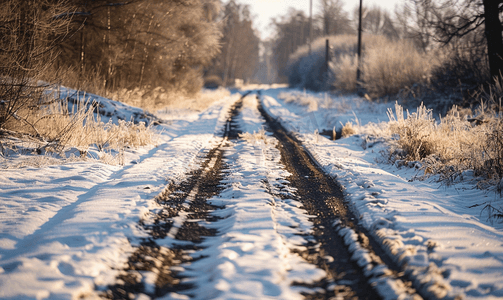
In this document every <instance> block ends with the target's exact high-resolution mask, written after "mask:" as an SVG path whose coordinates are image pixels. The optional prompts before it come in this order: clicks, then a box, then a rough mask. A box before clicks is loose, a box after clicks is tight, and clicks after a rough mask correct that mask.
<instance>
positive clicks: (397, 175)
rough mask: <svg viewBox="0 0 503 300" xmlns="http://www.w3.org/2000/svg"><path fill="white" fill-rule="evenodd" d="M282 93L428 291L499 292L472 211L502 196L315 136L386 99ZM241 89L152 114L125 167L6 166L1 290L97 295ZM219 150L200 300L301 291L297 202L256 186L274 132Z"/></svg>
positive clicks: (488, 232) (269, 176)
mask: <svg viewBox="0 0 503 300" xmlns="http://www.w3.org/2000/svg"><path fill="white" fill-rule="evenodd" d="M289 91H290V90H287V89H282V88H275V89H269V90H264V91H263V92H262V99H263V105H264V108H265V109H266V111H268V112H269V113H270V114H271V115H273V116H275V117H277V118H279V120H281V122H282V123H283V124H284V126H285V127H287V129H289V130H291V131H293V132H296V134H297V135H298V137H299V139H301V140H303V142H304V145H305V147H306V149H307V150H308V151H310V152H311V154H312V156H313V157H314V158H315V159H316V160H317V162H318V163H319V165H320V166H321V167H322V168H324V169H325V170H326V172H327V173H329V174H330V175H332V176H334V177H337V179H338V180H339V182H340V183H341V184H342V185H343V187H344V190H345V193H346V196H347V200H348V201H349V203H350V207H351V208H352V209H353V210H354V212H355V213H356V215H357V216H359V217H360V220H359V221H360V223H361V224H362V226H364V227H365V228H367V229H368V231H369V232H371V233H372V234H373V235H374V237H375V238H376V239H377V240H378V241H380V242H381V244H382V245H383V248H385V249H386V251H387V252H388V253H389V254H390V255H391V256H392V257H394V259H395V261H396V262H397V263H399V264H401V265H403V266H404V267H405V268H406V270H407V272H410V274H411V278H414V279H415V280H417V281H418V282H419V284H418V285H419V286H422V287H423V288H422V293H423V294H425V295H428V294H429V295H436V296H437V297H438V298H442V296H447V298H446V299H449V298H450V299H454V298H456V297H457V296H461V298H460V299H462V298H466V299H501V298H503V231H502V230H503V226H502V225H501V224H498V223H491V220H490V219H488V218H487V217H486V216H485V215H481V214H480V207H475V208H474V207H472V208H470V207H471V206H473V205H475V204H480V203H484V202H487V201H501V200H500V198H499V196H497V195H495V194H493V193H491V192H484V191H481V190H478V189H476V188H475V187H474V183H473V182H471V181H470V180H469V179H470V178H467V180H466V181H465V182H464V183H458V184H455V185H452V186H448V187H446V186H444V185H441V184H440V183H438V182H437V181H436V180H435V177H431V178H430V179H428V180H425V181H419V180H414V179H415V178H416V175H418V172H420V171H418V170H416V169H415V168H408V167H400V168H399V167H397V166H394V165H388V164H385V163H379V162H378V161H382V158H381V154H380V153H379V151H380V150H382V149H384V147H385V146H386V145H385V144H384V143H382V142H380V140H378V139H372V140H367V139H366V138H365V137H364V136H361V135H356V136H352V137H349V138H344V139H340V140H337V141H331V140H329V139H327V138H325V137H323V136H320V135H317V134H315V133H314V130H315V129H329V130H331V129H332V128H333V127H334V126H338V127H340V123H343V124H344V123H346V121H348V120H352V119H354V118H355V115H356V117H358V119H359V121H360V124H365V123H368V122H376V123H377V122H379V121H386V120H387V116H386V111H387V108H388V107H390V106H391V105H392V104H372V103H369V102H367V101H366V100H364V99H360V98H351V97H349V98H343V97H339V98H334V99H333V101H330V103H331V104H330V108H326V107H323V106H322V105H319V106H298V105H295V104H285V103H284V102H283V101H281V100H278V94H279V93H280V92H289ZM238 98H239V95H233V96H231V97H230V98H226V99H222V100H221V101H219V102H217V103H215V104H214V105H213V106H211V107H210V108H209V109H207V110H205V111H203V112H191V111H177V112H176V113H175V112H170V114H169V115H163V114H158V115H157V117H159V118H160V119H164V120H169V121H167V122H166V123H164V124H162V125H159V126H157V127H156V128H157V129H156V130H157V131H158V134H157V136H156V138H157V143H156V145H152V146H149V147H144V148H140V149H136V150H134V149H131V150H128V151H126V152H125V159H124V162H125V163H124V165H123V166H112V165H107V164H104V163H102V162H100V161H99V160H92V159H90V160H86V161H83V160H77V159H76V160H65V161H64V164H59V163H57V161H56V162H54V160H44V161H47V162H46V163H45V164H44V163H40V164H37V165H34V166H26V167H21V168H13V167H12V166H14V165H16V164H2V166H3V167H4V168H2V169H0V298H1V299H74V298H78V297H87V298H89V299H91V298H95V297H97V295H98V294H97V292H96V291H95V289H96V288H98V289H100V288H101V289H102V288H104V287H106V286H107V285H108V284H113V283H114V281H115V279H116V276H117V272H118V271H117V269H118V268H119V267H120V266H121V265H123V264H124V262H125V261H126V260H127V258H128V255H129V254H130V253H131V252H132V251H133V247H132V246H131V243H133V244H134V242H135V241H136V240H138V239H139V238H141V237H144V236H145V234H146V233H145V232H144V231H143V230H141V229H140V228H139V226H138V221H139V220H140V218H142V217H143V216H145V215H146V214H147V212H148V211H149V210H156V209H158V207H157V204H156V202H155V201H153V200H154V197H155V196H156V195H158V194H159V193H161V192H162V191H163V189H164V188H165V186H166V185H167V183H168V182H175V183H176V182H180V181H182V180H183V179H184V176H185V174H187V172H188V171H190V170H195V169H197V168H198V167H199V165H198V164H199V163H200V160H198V159H197V158H198V156H199V155H200V154H201V153H203V152H204V151H206V150H208V149H211V148H213V147H214V146H215V145H217V144H218V143H220V142H221V140H222V138H221V131H222V129H223V127H224V124H225V121H226V118H227V111H228V109H229V107H230V106H231V104H232V103H233V102H234V101H236V100H237V99H238ZM247 99H248V100H247ZM253 99H254V96H253V97H251V98H245V101H244V106H243V114H242V115H241V117H240V118H239V120H240V126H241V129H242V130H243V131H245V132H249V133H253V132H259V131H260V128H261V126H262V124H263V120H262V119H261V118H260V117H259V114H258V111H257V110H256V107H255V106H256V103H254V102H253ZM114 107H115V108H114V109H115V110H118V112H117V113H118V114H121V115H128V114H127V113H126V112H123V111H121V110H127V109H128V108H127V106H118V105H114ZM353 113H354V114H353ZM364 141H365V145H366V147H362V144H363V143H364ZM364 148H365V149H364ZM225 149H226V152H225V155H224V158H225V161H226V164H227V165H228V166H229V171H228V177H227V179H226V181H225V182H223V184H226V185H227V188H226V189H225V190H224V192H222V193H221V194H220V195H219V196H218V197H214V198H212V199H211V200H210V202H212V203H214V204H215V205H225V208H224V209H222V210H218V211H216V212H215V213H216V214H220V215H222V216H226V217H227V218H225V219H222V220H219V221H216V222H214V223H213V224H211V226H214V227H217V228H220V229H222V228H223V229H225V230H222V231H221V232H223V234H221V235H218V236H216V237H209V238H207V239H206V240H205V241H204V242H203V243H204V245H205V246H206V247H207V248H206V249H204V250H202V251H200V252H203V253H199V255H206V256H207V258H206V259H201V260H198V261H196V262H195V263H193V264H192V265H190V266H182V267H183V268H184V269H185V272H186V274H188V275H191V276H192V279H190V280H192V281H193V283H195V284H196V286H197V287H196V294H197V295H199V296H198V297H199V298H198V299H207V298H213V297H217V298H220V299H266V298H269V299H271V298H273V299H296V298H301V295H300V292H301V291H302V288H300V287H292V286H291V283H292V282H294V281H300V282H312V281H316V280H318V279H319V278H320V277H323V276H324V271H322V270H320V269H318V268H316V267H315V266H313V265H310V264H308V263H306V262H305V261H303V260H302V259H300V257H298V256H297V255H294V254H292V252H291V251H290V250H291V249H292V248H295V247H298V245H301V244H302V243H303V242H304V240H303V239H304V237H300V236H299V235H298V234H297V233H299V231H302V232H308V231H309V228H310V226H311V224H310V222H309V220H308V216H307V215H305V214H303V212H302V210H301V209H299V208H298V207H299V206H300V204H299V203H297V202H296V201H293V200H292V201H291V202H277V203H275V205H272V204H273V203H274V202H275V198H274V197H273V196H271V194H270V193H268V192H267V189H266V186H264V185H265V183H266V182H269V184H270V186H269V188H271V187H272V188H274V186H280V185H281V183H282V179H283V178H284V177H286V176H287V175H286V174H285V171H284V170H283V169H282V168H281V166H280V164H279V151H277V149H276V148H275V142H274V140H273V139H272V137H269V136H267V135H263V136H260V135H255V136H253V135H250V136H248V137H247V139H242V140H237V141H234V142H232V143H230V144H229V146H227V147H226V148H225ZM27 156H29V157H28V158H29V159H35V158H34V157H33V156H31V155H27ZM6 159H13V160H22V159H26V156H23V155H19V156H15V157H13V158H9V157H7V158H6ZM17 165H18V166H19V165H21V164H17ZM8 166H10V167H11V168H7V167H8ZM292 225H294V226H292ZM293 227H296V229H295V230H292V228H293ZM334 230H335V229H334ZM167 239H169V238H167ZM165 243H166V244H169V243H170V242H169V241H168V240H166V241H165ZM142 297H144V298H143V299H147V296H145V295H142ZM186 297H187V296H186V295H184V294H180V295H176V294H172V295H167V297H166V299H170V298H171V299H174V298H186Z"/></svg>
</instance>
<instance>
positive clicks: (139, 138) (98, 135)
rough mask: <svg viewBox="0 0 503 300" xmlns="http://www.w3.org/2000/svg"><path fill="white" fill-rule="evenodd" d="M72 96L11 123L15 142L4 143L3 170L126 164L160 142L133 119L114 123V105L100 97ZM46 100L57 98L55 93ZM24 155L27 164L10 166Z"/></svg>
mask: <svg viewBox="0 0 503 300" xmlns="http://www.w3.org/2000/svg"><path fill="white" fill-rule="evenodd" d="M65 91H66V90H65ZM71 94H72V96H69V95H70V94H68V93H63V95H64V96H65V95H66V97H63V98H57V97H56V98H54V99H53V100H52V101H47V103H49V104H47V105H44V106H42V107H40V108H37V109H33V110H25V111H22V112H19V115H21V116H22V122H21V121H20V120H14V121H10V122H8V123H7V124H5V127H4V128H3V134H2V135H3V136H4V137H9V136H10V138H3V139H2V140H1V141H0V144H1V147H0V156H1V158H2V165H3V167H24V166H30V165H31V166H40V165H44V164H54V163H57V162H58V161H59V162H62V161H65V160H66V159H68V158H71V160H72V161H73V160H75V159H79V158H80V159H86V158H95V159H100V160H101V161H103V162H105V163H108V164H123V156H124V150H125V149H127V148H138V147H141V146H146V145H149V144H152V143H153V142H154V141H153V136H154V132H153V130H152V128H151V126H150V125H147V124H146V123H145V122H142V121H140V122H135V120H134V119H133V117H131V118H130V119H129V120H126V119H125V118H122V119H120V118H115V119H114V118H110V117H111V116H112V114H113V112H114V111H113V106H112V107H107V106H106V105H104V104H102V103H100V102H99V99H98V98H96V99H95V98H91V97H87V96H86V95H84V96H83V97H81V96H80V95H79V96H77V99H75V96H74V95H73V94H74V93H71ZM77 94H78V93H77ZM46 96H47V97H53V96H54V93H53V94H48V95H46ZM60 96H61V93H60ZM102 114H103V116H102ZM105 115H107V117H105ZM104 119H108V121H105V120H104ZM20 156H24V158H23V159H22V162H19V161H17V162H15V163H13V162H9V160H16V159H15V158H19V157H20ZM42 156H43V157H45V159H42V158H41V157H42ZM61 159H63V160H61Z"/></svg>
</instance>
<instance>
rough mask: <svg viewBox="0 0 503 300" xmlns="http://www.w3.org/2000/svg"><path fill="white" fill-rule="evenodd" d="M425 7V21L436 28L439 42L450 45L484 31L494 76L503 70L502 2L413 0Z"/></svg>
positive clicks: (493, 0)
mask: <svg viewBox="0 0 503 300" xmlns="http://www.w3.org/2000/svg"><path fill="white" fill-rule="evenodd" d="M410 1H412V3H414V4H416V5H418V6H421V7H423V12H422V14H423V15H422V19H423V20H424V21H425V22H426V24H428V25H429V26H431V27H433V28H434V29H435V34H434V35H431V37H432V38H434V39H435V40H436V41H438V42H440V43H443V44H449V43H451V42H452V41H456V40H459V39H462V38H463V37H466V36H469V35H470V34H472V33H476V32H478V31H480V30H481V28H483V29H484V37H485V42H486V45H487V54H488V60H489V68H490V74H491V77H492V78H496V77H498V76H500V75H501V73H502V71H503V44H502V42H503V41H502V31H503V27H502V25H501V20H500V16H501V12H502V10H503V7H502V3H503V1H502V0H444V1H432V0H410Z"/></svg>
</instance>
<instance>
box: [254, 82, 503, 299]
mask: <svg viewBox="0 0 503 300" xmlns="http://www.w3.org/2000/svg"><path fill="white" fill-rule="evenodd" d="M285 91H289V92H291V90H282V89H274V90H268V91H265V92H264V93H263V94H264V95H265V96H264V97H263V103H264V106H265V109H266V111H268V112H269V113H270V114H271V115H272V116H273V117H275V118H278V119H279V120H280V121H281V122H282V124H283V125H284V126H285V127H286V128H287V129H288V130H290V131H291V132H292V133H294V134H296V136H297V137H298V138H299V139H301V140H302V141H303V142H304V145H305V147H306V149H307V150H308V151H309V152H310V153H311V155H312V156H313V158H314V159H315V160H316V161H317V163H318V164H319V165H320V166H321V167H322V168H323V169H324V170H325V171H326V172H327V173H328V174H330V175H331V176H332V177H334V178H337V180H338V181H339V182H340V183H341V184H342V185H343V187H344V191H345V195H346V198H347V200H349V202H350V207H351V208H352V210H353V211H354V212H355V214H356V215H357V216H359V222H360V224H361V225H362V226H364V227H365V228H366V229H367V230H368V231H369V232H370V233H371V234H372V235H373V237H374V238H375V239H376V240H377V241H379V243H380V244H381V246H382V247H383V249H385V250H386V252H387V253H388V254H389V255H390V256H391V257H392V258H393V259H394V261H395V262H396V263H398V264H399V265H400V266H402V267H403V268H404V269H405V270H406V273H407V275H409V277H410V278H411V279H412V280H413V281H414V285H415V287H416V288H418V289H419V290H420V291H421V292H422V294H423V295H426V296H427V297H429V298H441V299H455V298H456V297H460V299H463V298H464V299H501V297H503V232H502V229H503V226H502V225H501V224H497V223H492V222H491V221H492V220H491V219H488V218H487V217H486V216H484V215H482V214H481V211H480V207H479V208H473V207H471V206H473V205H474V204H480V203H484V202H490V201H498V200H499V199H500V198H499V196H498V195H495V194H491V193H488V192H485V191H482V190H479V189H477V188H476V187H475V186H474V183H473V182H472V181H470V180H469V179H470V178H469V177H468V178H465V179H467V180H465V181H463V182H460V183H456V184H454V185H452V186H442V185H441V184H440V183H439V182H438V181H436V178H435V177H431V178H430V179H428V180H425V181H420V180H414V179H415V178H416V177H417V175H418V174H419V175H420V173H419V172H421V171H419V170H417V169H416V168H414V167H412V168H410V167H397V166H395V165H389V164H385V163H379V162H380V161H383V158H382V156H381V154H380V151H381V150H384V149H385V148H386V145H385V143H383V141H381V140H379V139H378V138H375V137H373V138H372V137H371V138H370V139H369V138H367V137H366V136H363V135H362V136H360V135H355V136H351V137H349V138H343V139H340V140H337V141H331V140H329V139H327V138H326V137H323V136H320V135H318V134H317V132H315V130H316V129H317V130H318V132H321V131H322V129H331V128H333V126H338V128H340V126H341V125H340V124H344V123H345V122H347V121H349V120H352V121H353V122H356V120H355V119H356V117H358V122H359V123H360V124H362V125H365V124H367V123H369V122H374V123H378V122H379V121H386V120H387V117H386V110H387V108H388V107H390V104H372V103H369V102H367V101H366V100H365V99H361V98H358V97H351V98H344V97H338V98H337V97H334V103H332V105H333V106H334V107H336V108H337V109H322V108H320V109H316V110H311V111H309V110H308V107H305V106H299V105H295V104H293V103H289V104H285V103H284V102H282V101H281V100H278V94H279V93H280V92H285ZM297 93H299V91H297ZM317 96H318V97H320V98H323V95H322V94H320V95H317ZM341 108H345V109H341ZM336 122H337V123H339V125H337V124H336ZM362 145H363V146H365V147H362ZM499 201H501V200H499Z"/></svg>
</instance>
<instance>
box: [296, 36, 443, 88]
mask: <svg viewBox="0 0 503 300" xmlns="http://www.w3.org/2000/svg"><path fill="white" fill-rule="evenodd" d="M327 38H328V39H329V43H330V46H331V50H330V55H331V59H330V64H329V70H330V72H328V73H327V72H326V71H327V69H326V65H325V40H326V39H327ZM356 51H357V37H356V36H354V35H338V36H330V37H323V38H319V39H317V40H316V41H315V42H314V43H313V45H312V52H311V55H309V50H308V46H302V47H300V48H299V49H298V50H297V51H296V52H295V53H294V54H292V55H291V56H290V60H289V63H288V75H289V77H288V79H289V80H288V82H289V84H290V85H291V86H294V87H299V88H307V89H311V90H315V91H319V90H327V89H329V88H335V89H338V90H341V91H345V92H354V91H356V87H357V86H356V70H357V66H358V59H357V56H356ZM362 51H363V57H362V74H363V76H362V80H363V82H364V87H365V89H366V90H367V92H368V93H369V94H370V96H372V97H383V96H386V95H391V94H397V93H398V92H400V91H401V90H402V89H406V88H410V87H412V86H413V85H414V84H416V83H428V82H429V80H430V78H431V72H432V70H433V68H434V67H435V66H437V65H438V63H439V59H437V58H436V57H438V55H435V54H434V53H431V54H423V53H420V52H419V51H417V50H416V48H415V47H414V46H413V44H412V43H410V42H407V41H405V40H401V41H392V40H389V39H388V38H386V37H384V36H378V35H364V36H363V50H362Z"/></svg>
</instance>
